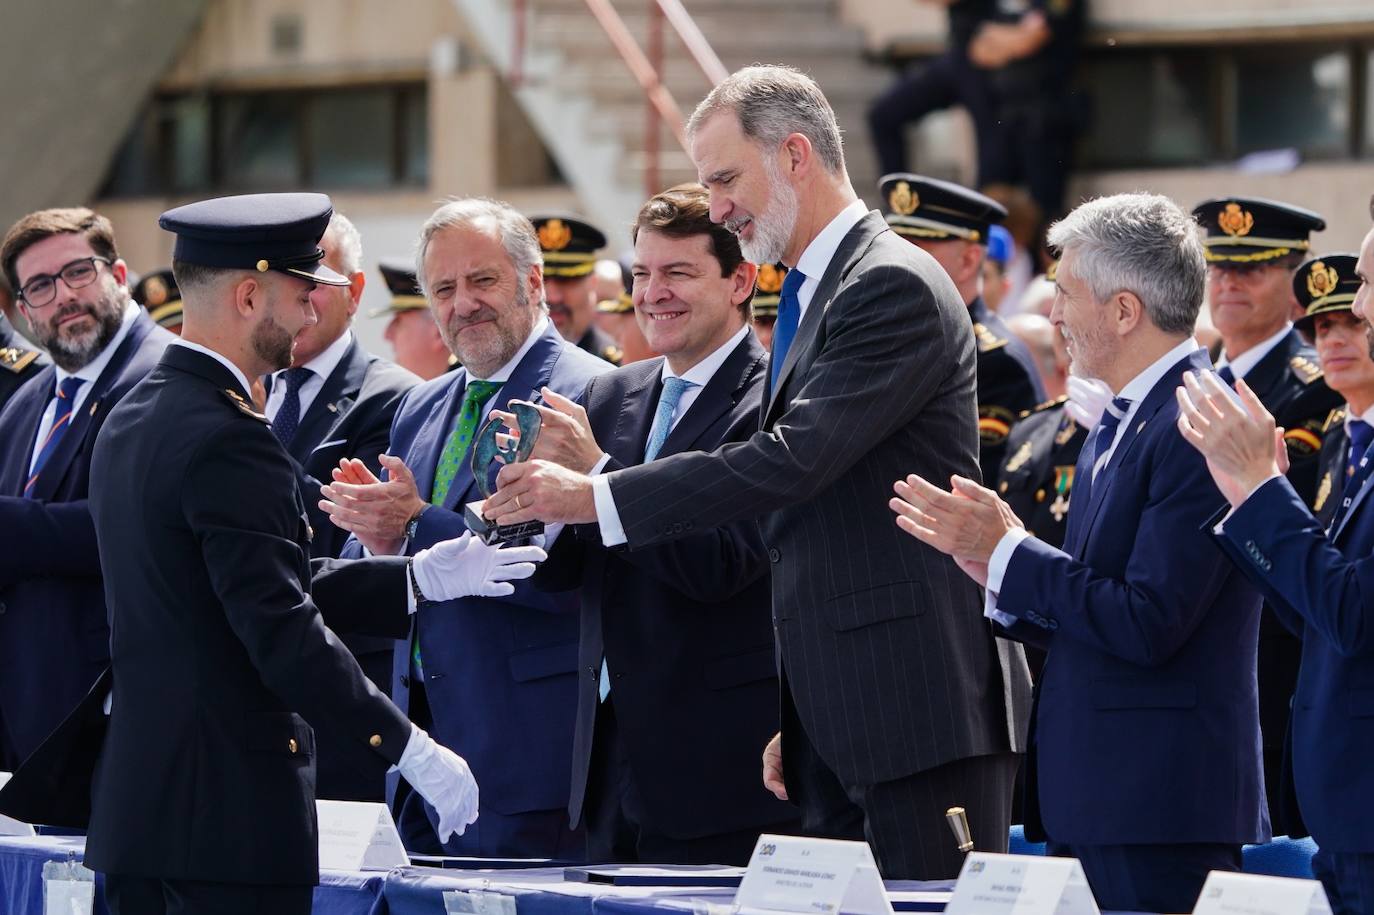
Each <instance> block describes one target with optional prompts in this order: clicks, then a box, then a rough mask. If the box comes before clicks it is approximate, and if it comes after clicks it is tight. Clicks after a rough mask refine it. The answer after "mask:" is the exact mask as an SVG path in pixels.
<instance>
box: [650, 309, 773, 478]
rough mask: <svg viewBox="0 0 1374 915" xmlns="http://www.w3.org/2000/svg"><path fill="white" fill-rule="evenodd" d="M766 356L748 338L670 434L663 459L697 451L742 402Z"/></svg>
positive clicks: (751, 337) (755, 340)
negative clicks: (741, 396) (697, 444)
mask: <svg viewBox="0 0 1374 915" xmlns="http://www.w3.org/2000/svg"><path fill="white" fill-rule="evenodd" d="M766 355H767V354H766V353H764V351H763V347H761V346H759V344H758V340H757V339H756V338H755V337H754V335H753V334H752V333H750V334H746V335H745V337H744V339H743V340H741V341H740V342H739V344H738V345H736V347H735V348H734V349H733V350H731V351H730V355H729V356H727V357H726V358H725V361H724V362H722V363H721V366H720V368H719V369H717V370H716V373H715V374H714V375H713V376H711V380H710V381H708V382H707V383H706V387H705V388H703V389H702V391H701V393H700V394H698V395H697V398H696V400H694V401H692V406H691V408H690V409H688V410H687V413H686V414H685V415H684V416H683V417H682V419H680V420H678V423H677V425H676V426H674V427H673V431H672V432H670V433H669V434H668V438H667V440H665V441H664V442H663V449H662V450H661V451H660V452H659V456H660V457H661V456H664V455H669V454H677V453H678V452H679V451H691V450H693V449H692V445H693V444H695V442H696V440H697V439H698V438H700V437H701V435H702V433H704V432H705V431H706V430H707V429H709V428H711V426H712V425H713V424H714V423H715V422H716V420H718V419H720V418H721V417H722V416H724V415H725V414H726V413H729V412H730V410H731V409H733V408H734V406H735V404H736V403H738V402H739V394H740V391H741V390H742V389H743V388H744V387H745V385H746V384H747V383H748V381H749V378H750V377H751V376H752V375H753V373H754V370H755V363H757V362H759V361H764V362H766V361H767V360H766Z"/></svg>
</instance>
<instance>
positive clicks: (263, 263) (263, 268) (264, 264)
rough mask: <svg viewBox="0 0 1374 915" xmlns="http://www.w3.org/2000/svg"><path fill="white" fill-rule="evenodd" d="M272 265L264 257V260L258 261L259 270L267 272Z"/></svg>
mask: <svg viewBox="0 0 1374 915" xmlns="http://www.w3.org/2000/svg"><path fill="white" fill-rule="evenodd" d="M271 266H272V265H271V264H269V263H267V259H266V258H263V259H262V260H260V261H258V272H259V273H266V272H267V271H268V268H270V267H271Z"/></svg>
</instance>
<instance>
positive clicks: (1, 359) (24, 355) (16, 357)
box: [0, 346, 38, 375]
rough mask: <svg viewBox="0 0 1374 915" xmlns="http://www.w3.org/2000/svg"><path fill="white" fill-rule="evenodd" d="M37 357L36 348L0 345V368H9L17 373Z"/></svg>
mask: <svg viewBox="0 0 1374 915" xmlns="http://www.w3.org/2000/svg"><path fill="white" fill-rule="evenodd" d="M37 358H38V352H37V351H36V350H31V349H25V348H24V347H22V346H0V368H4V369H9V370H10V371H11V372H14V373H15V374H16V375H18V374H19V373H20V372H22V371H24V369H26V368H28V367H29V366H30V365H31V364H32V363H33V360H35V359H37Z"/></svg>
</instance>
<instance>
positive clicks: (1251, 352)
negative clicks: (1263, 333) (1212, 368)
mask: <svg viewBox="0 0 1374 915" xmlns="http://www.w3.org/2000/svg"><path fill="white" fill-rule="evenodd" d="M1292 329H1293V324H1292V322H1288V323H1285V324H1284V325H1283V329H1282V330H1280V331H1279V332H1278V333H1276V334H1274V336H1272V337H1270V338H1269V339H1267V340H1265V341H1264V342H1263V343H1260V344H1259V345H1257V346H1252V347H1250V348H1249V349H1248V350H1246V351H1245V352H1243V353H1241V354H1240V355H1239V356H1237V357H1236V358H1234V359H1225V358H1224V359H1222V360H1221V364H1220V365H1218V366H1217V368H1221V367H1222V366H1226V365H1229V366H1230V367H1231V374H1233V375H1235V376H1236V377H1237V378H1244V377H1245V376H1246V375H1248V374H1250V370H1251V369H1253V368H1254V367H1255V366H1257V365H1259V363H1260V360H1261V359H1263V358H1264V357H1265V356H1267V355H1269V352H1270V350H1272V349H1273V348H1274V347H1276V346H1278V345H1279V344H1280V343H1282V342H1283V339H1284V338H1285V337H1287V336H1288V332H1289V331H1290V330H1292Z"/></svg>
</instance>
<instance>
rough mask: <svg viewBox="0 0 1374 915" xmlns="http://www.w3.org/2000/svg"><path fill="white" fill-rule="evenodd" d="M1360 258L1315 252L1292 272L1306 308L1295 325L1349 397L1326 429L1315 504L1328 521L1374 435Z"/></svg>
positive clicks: (1373, 381)
mask: <svg viewBox="0 0 1374 915" xmlns="http://www.w3.org/2000/svg"><path fill="white" fill-rule="evenodd" d="M1358 259H1359V258H1358V257H1357V256H1356V255H1354V254H1330V255H1326V256H1324V257H1315V258H1312V259H1311V260H1308V261H1306V262H1305V263H1303V264H1302V265H1301V266H1300V267H1298V269H1297V270H1296V271H1295V272H1294V273H1293V294H1294V295H1295V296H1297V299H1298V303H1299V304H1300V305H1301V306H1302V307H1303V309H1304V315H1303V317H1301V318H1299V319H1298V320H1297V321H1295V322H1293V323H1294V326H1295V327H1296V328H1297V329H1298V330H1299V331H1301V332H1302V333H1303V334H1305V335H1306V336H1308V337H1310V338H1312V340H1313V341H1314V343H1315V346H1316V351H1317V360H1318V362H1319V363H1320V364H1321V367H1322V372H1323V375H1324V377H1325V380H1326V382H1327V386H1328V387H1330V388H1331V389H1332V390H1333V391H1335V392H1336V393H1337V394H1338V395H1340V396H1341V397H1343V398H1345V403H1344V404H1343V405H1342V406H1340V407H1338V408H1336V409H1334V410H1332V411H1331V413H1330V414H1328V416H1327V418H1326V422H1325V423H1324V424H1323V427H1322V432H1321V438H1322V447H1321V454H1320V456H1319V458H1318V469H1317V490H1316V493H1315V495H1313V497H1312V501H1311V503H1310V504H1311V506H1312V514H1313V515H1315V516H1316V518H1317V520H1318V521H1321V522H1323V523H1326V522H1328V521H1330V520H1331V516H1332V515H1333V514H1334V513H1335V510H1336V506H1337V505H1339V504H1340V501H1341V495H1342V493H1343V492H1344V489H1345V481H1346V480H1347V479H1348V478H1349V477H1350V475H1351V474H1352V473H1353V472H1354V467H1355V465H1356V464H1357V463H1359V460H1360V457H1361V456H1362V455H1363V453H1364V451H1365V450H1366V449H1367V448H1368V447H1369V444H1370V442H1371V440H1374V425H1372V424H1371V422H1372V421H1374V359H1371V358H1370V352H1369V337H1368V336H1367V335H1366V333H1365V325H1364V322H1362V321H1361V320H1360V319H1359V318H1357V317H1356V316H1355V315H1354V313H1353V312H1352V311H1351V306H1352V304H1353V303H1354V301H1355V293H1356V292H1357V291H1358V290H1359V288H1360V278H1359V276H1358V275H1357V274H1356V273H1355V263H1356V261H1357V260H1358ZM1352 440H1353V441H1354V442H1355V445H1354V447H1353V448H1352V446H1351V442H1352Z"/></svg>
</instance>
